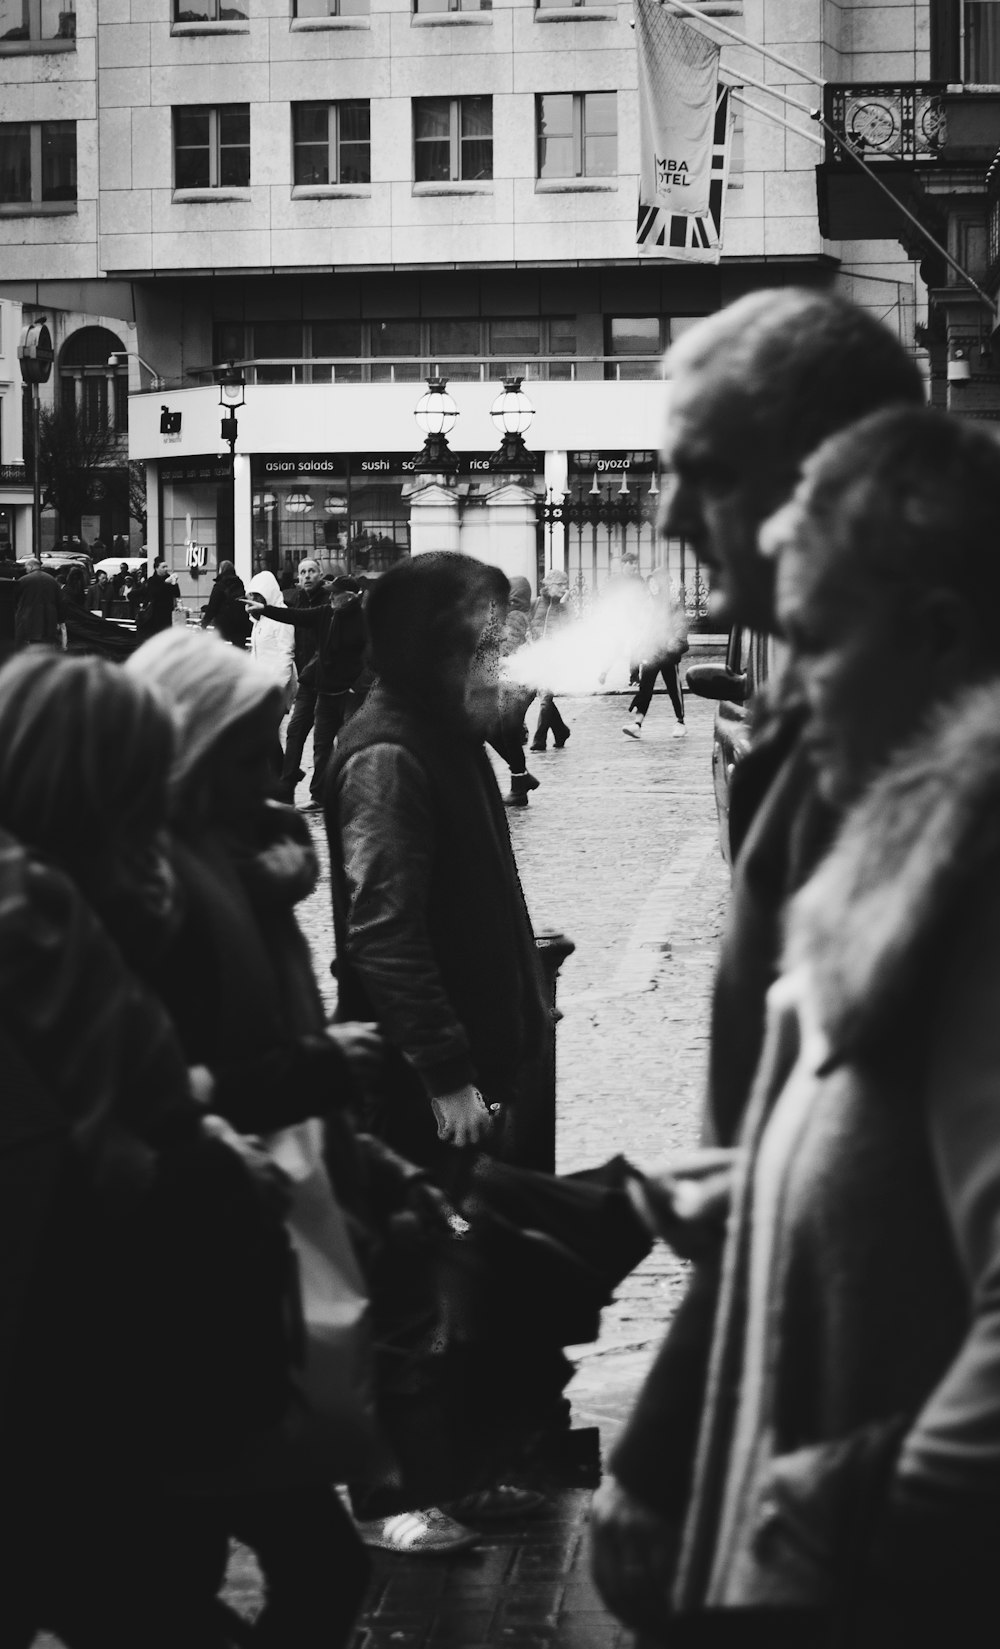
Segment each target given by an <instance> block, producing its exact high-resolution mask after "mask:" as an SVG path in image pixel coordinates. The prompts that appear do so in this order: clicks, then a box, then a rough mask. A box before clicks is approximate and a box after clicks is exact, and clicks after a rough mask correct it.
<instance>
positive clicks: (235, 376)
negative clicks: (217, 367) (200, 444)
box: [219, 361, 246, 459]
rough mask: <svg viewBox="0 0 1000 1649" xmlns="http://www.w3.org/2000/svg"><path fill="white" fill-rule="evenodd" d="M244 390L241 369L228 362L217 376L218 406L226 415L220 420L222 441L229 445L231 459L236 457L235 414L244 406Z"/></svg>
mask: <svg viewBox="0 0 1000 1649" xmlns="http://www.w3.org/2000/svg"><path fill="white" fill-rule="evenodd" d="M245 388H246V379H245V378H244V376H243V370H242V368H241V367H239V366H237V364H236V362H235V361H229V362H228V363H227V364H226V366H224V367H223V369H222V371H221V373H220V374H219V405H220V407H221V408H222V410H223V412H224V413H225V414H226V416H225V417H224V418H223V420H222V439H223V440H224V441H227V442H228V443H229V456H230V458H231V459H232V458H234V457H235V455H236V437H237V434H238V433H239V430H238V426H237V422H236V413H237V410H238V409H239V408H240V407H242V406H245V405H246V397H245V395H244V394H243V391H244V389H245Z"/></svg>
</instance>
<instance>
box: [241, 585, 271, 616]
mask: <svg viewBox="0 0 1000 1649" xmlns="http://www.w3.org/2000/svg"><path fill="white" fill-rule="evenodd" d="M243 605H244V607H248V608H249V609H250V610H251V611H253V610H254V609H255V608H258V607H266V606H267V602H266V600H265V599H264V597H263V596H262V595H261V593H260V591H259V590H251V591H250V592H249V593H248V594H247V595H245V596H244V597H243Z"/></svg>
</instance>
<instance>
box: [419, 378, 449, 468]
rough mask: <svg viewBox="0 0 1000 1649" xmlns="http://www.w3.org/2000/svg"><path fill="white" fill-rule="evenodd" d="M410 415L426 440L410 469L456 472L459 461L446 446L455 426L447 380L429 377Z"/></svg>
mask: <svg viewBox="0 0 1000 1649" xmlns="http://www.w3.org/2000/svg"><path fill="white" fill-rule="evenodd" d="M413 416H414V418H415V419H416V422H417V428H418V429H420V430H422V431H423V433H424V435H425V437H426V439H425V441H424V444H423V447H422V449H421V451H420V452H418V453H417V456H416V457H415V458H414V460H413V468H414V469H415V470H434V471H436V472H438V473H439V474H441V473H444V472H445V471H447V470H457V468H458V459H457V458H456V457H455V454H454V453H453V452H452V450H451V448H450V447H449V445H448V434H449V431H450V430H453V429H454V427H455V420H456V418H457V417H458V408H457V406H456V405H455V403H454V401H453V400H452V398H451V396H450V395H449V394H448V380H447V378H436V377H434V378H428V380H427V389H426V390H425V392H424V394H423V395H421V397H420V399H419V401H418V402H417V404H416V406H415V407H414V409H413Z"/></svg>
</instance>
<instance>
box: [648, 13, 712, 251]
mask: <svg viewBox="0 0 1000 1649" xmlns="http://www.w3.org/2000/svg"><path fill="white" fill-rule="evenodd" d="M635 20H636V45H637V49H638V68H639V133H640V169H639V215H638V222H637V226H636V242H637V244H638V246H639V249H640V251H643V252H649V253H653V254H655V255H657V256H659V257H667V258H678V259H681V260H685V261H688V262H694V263H718V261H719V256H720V253H721V250H722V214H723V204H724V201H725V191H726V183H727V180H728V171H729V150H730V129H731V117H730V97H729V92H728V89H726V88H725V87H721V86H719V83H718V71H719V48H718V46H716V45H714V44H713V43H712V41H710V40H707V39H706V38H705V37H704V36H703V35H701V34H699V33H698V32H697V30H696V29H692V28H690V27H689V26H688V25H687V24H686V23H685V22H684V21H683V20H682V19H681V18H679V17H677V16H675V15H674V14H672V13H671V12H669V11H667V10H666V8H665V7H664V6H662V5H661V4H660V3H659V0H636V12H635Z"/></svg>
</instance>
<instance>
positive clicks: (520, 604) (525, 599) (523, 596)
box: [510, 578, 531, 613]
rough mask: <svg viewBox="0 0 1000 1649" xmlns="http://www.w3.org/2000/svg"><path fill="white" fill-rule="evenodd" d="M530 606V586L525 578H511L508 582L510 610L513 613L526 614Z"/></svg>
mask: <svg viewBox="0 0 1000 1649" xmlns="http://www.w3.org/2000/svg"><path fill="white" fill-rule="evenodd" d="M530 606H531V585H530V584H529V583H528V580H527V579H526V578H512V579H511V581H510V610H511V612H515V613H526V612H527V611H528V609H529V608H530Z"/></svg>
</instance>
